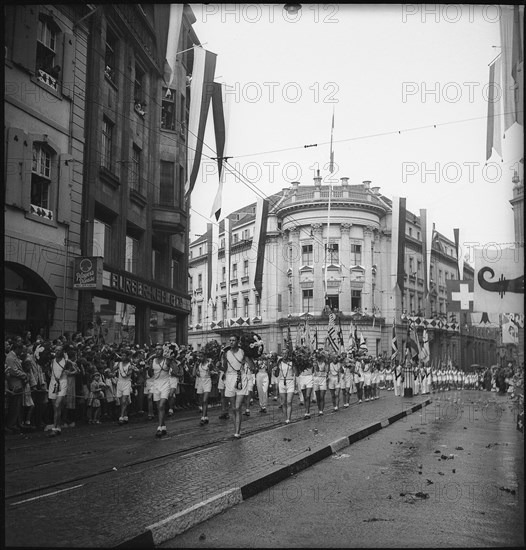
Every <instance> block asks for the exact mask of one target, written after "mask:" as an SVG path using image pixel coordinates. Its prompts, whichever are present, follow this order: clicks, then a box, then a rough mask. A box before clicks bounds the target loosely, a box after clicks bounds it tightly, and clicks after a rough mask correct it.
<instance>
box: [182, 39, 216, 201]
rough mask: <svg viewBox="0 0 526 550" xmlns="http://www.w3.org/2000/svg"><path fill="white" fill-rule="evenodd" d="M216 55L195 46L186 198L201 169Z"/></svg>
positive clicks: (191, 84)
mask: <svg viewBox="0 0 526 550" xmlns="http://www.w3.org/2000/svg"><path fill="white" fill-rule="evenodd" d="M216 58H217V55H216V54H215V53H212V52H209V51H207V50H204V49H203V48H201V47H197V46H194V67H193V70H192V81H191V83H190V112H189V117H188V149H187V150H188V153H187V179H186V184H185V188H184V192H185V196H186V197H188V195H189V194H190V193H191V192H192V190H193V188H194V185H195V180H196V179H197V174H198V173H199V168H200V165H201V153H202V150H203V139H204V136H205V127H206V119H207V116H208V107H209V105H210V97H211V95H212V91H213V84H214V72H215V67H216Z"/></svg>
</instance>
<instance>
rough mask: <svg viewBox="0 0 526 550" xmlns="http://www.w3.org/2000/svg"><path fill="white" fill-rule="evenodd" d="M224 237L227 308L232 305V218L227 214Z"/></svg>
mask: <svg viewBox="0 0 526 550" xmlns="http://www.w3.org/2000/svg"><path fill="white" fill-rule="evenodd" d="M223 226H224V233H223V235H224V239H225V268H226V273H225V280H226V303H227V308H228V307H229V305H230V236H231V231H230V218H229V217H228V216H227V217H226V218H225V220H224V225H223Z"/></svg>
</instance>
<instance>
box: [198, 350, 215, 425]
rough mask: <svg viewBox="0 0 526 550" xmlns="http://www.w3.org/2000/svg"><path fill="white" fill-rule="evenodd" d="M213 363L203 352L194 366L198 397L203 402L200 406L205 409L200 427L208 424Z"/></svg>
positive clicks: (199, 352)
mask: <svg viewBox="0 0 526 550" xmlns="http://www.w3.org/2000/svg"><path fill="white" fill-rule="evenodd" d="M210 367H211V361H210V359H209V358H207V357H206V356H205V354H204V352H203V351H201V350H199V351H198V352H197V361H196V363H195V365H194V371H193V376H195V388H196V390H197V397H198V398H199V400H200V401H201V403H200V405H201V408H202V409H203V416H202V417H201V421H200V425H201V426H204V425H205V424H208V396H209V395H210V392H211V391H212V377H211V376H210Z"/></svg>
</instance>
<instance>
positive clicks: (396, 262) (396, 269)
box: [391, 197, 406, 296]
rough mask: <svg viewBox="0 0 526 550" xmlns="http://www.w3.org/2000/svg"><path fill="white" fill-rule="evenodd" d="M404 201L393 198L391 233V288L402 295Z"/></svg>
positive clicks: (402, 198) (403, 199)
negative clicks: (397, 289)
mask: <svg viewBox="0 0 526 550" xmlns="http://www.w3.org/2000/svg"><path fill="white" fill-rule="evenodd" d="M405 222H406V199H405V197H393V210H392V231H391V279H392V282H393V288H394V287H395V286H398V288H399V289H400V292H401V293H402V296H403V294H404V274H405V268H404V260H405Z"/></svg>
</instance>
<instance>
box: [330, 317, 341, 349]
mask: <svg viewBox="0 0 526 550" xmlns="http://www.w3.org/2000/svg"><path fill="white" fill-rule="evenodd" d="M327 342H328V345H329V346H330V348H331V349H332V350H333V351H334V352H336V353H337V352H338V351H339V343H338V337H337V334H336V315H335V314H334V313H333V312H332V311H331V312H330V313H329V324H328V326H327Z"/></svg>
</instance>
